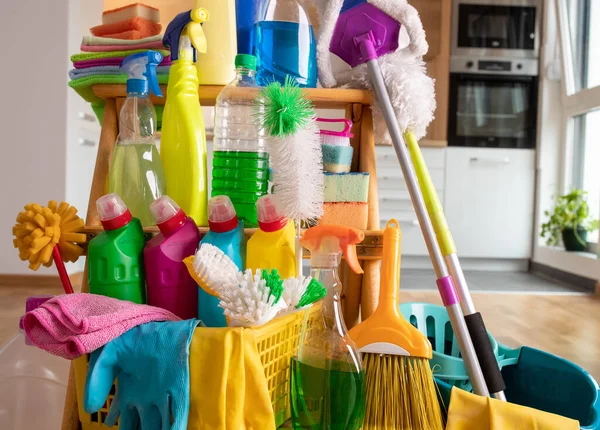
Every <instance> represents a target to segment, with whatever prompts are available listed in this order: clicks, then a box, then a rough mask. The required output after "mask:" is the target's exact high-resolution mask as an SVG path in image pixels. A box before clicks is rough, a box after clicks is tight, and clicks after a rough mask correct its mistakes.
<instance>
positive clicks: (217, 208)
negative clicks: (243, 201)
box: [208, 196, 238, 233]
mask: <svg viewBox="0 0 600 430" xmlns="http://www.w3.org/2000/svg"><path fill="white" fill-rule="evenodd" d="M208 226H209V227H210V229H211V231H214V232H215V233H226V232H228V231H231V230H233V229H235V228H237V226H238V217H237V214H236V213H235V208H234V207H233V203H231V199H230V198H229V197H227V196H215V197H213V198H212V199H210V200H209V201H208Z"/></svg>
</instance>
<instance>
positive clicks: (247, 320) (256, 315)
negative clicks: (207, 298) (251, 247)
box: [219, 269, 286, 327]
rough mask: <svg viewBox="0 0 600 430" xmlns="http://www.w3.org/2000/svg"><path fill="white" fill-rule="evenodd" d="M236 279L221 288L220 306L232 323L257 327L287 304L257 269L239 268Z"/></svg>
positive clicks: (237, 325)
mask: <svg viewBox="0 0 600 430" xmlns="http://www.w3.org/2000/svg"><path fill="white" fill-rule="evenodd" d="M235 280H236V282H235V283H228V284H224V285H223V287H222V288H220V290H219V297H220V299H221V302H220V303H219V307H221V308H222V309H223V311H224V312H223V313H224V314H225V316H226V317H227V318H228V320H229V326H231V327H258V326H262V325H264V324H266V323H268V322H269V321H271V320H272V319H273V318H275V316H277V314H278V313H279V312H280V311H282V310H284V309H285V308H286V303H285V301H284V300H282V299H281V297H280V296H277V295H273V294H271V289H270V288H269V287H268V286H267V280H265V279H263V277H262V276H261V271H259V270H257V271H256V273H255V274H254V275H253V274H252V270H250V269H247V270H246V271H244V272H238V273H237V275H236V279H235Z"/></svg>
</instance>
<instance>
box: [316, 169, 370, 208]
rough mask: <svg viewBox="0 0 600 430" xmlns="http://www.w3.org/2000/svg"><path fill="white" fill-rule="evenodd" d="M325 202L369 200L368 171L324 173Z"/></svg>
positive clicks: (363, 201) (365, 201) (362, 201)
mask: <svg viewBox="0 0 600 430" xmlns="http://www.w3.org/2000/svg"><path fill="white" fill-rule="evenodd" d="M324 195H325V199H324V201H325V203H340V202H360V203H367V202H368V200H369V174H368V173H325V193H324Z"/></svg>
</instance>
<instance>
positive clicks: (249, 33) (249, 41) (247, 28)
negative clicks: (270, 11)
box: [235, 0, 264, 55]
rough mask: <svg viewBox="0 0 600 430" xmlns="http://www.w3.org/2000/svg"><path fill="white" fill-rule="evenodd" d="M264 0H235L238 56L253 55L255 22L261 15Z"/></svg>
mask: <svg viewBox="0 0 600 430" xmlns="http://www.w3.org/2000/svg"><path fill="white" fill-rule="evenodd" d="M263 3H264V0H236V2H235V12H236V13H235V20H236V27H237V52H238V54H250V55H253V54H254V47H255V45H256V22H257V21H258V15H259V14H260V13H262V7H263Z"/></svg>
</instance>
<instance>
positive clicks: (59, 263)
mask: <svg viewBox="0 0 600 430" xmlns="http://www.w3.org/2000/svg"><path fill="white" fill-rule="evenodd" d="M52 258H53V259H54V264H55V265H56V270H57V271H58V276H59V277H60V281H61V282H62V284H63V289H64V290H65V294H73V292H74V291H73V286H72V285H71V280H70V279H69V274H68V273H67V269H66V268H65V263H64V261H63V259H62V255H60V250H59V249H58V246H55V247H54V248H52Z"/></svg>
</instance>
